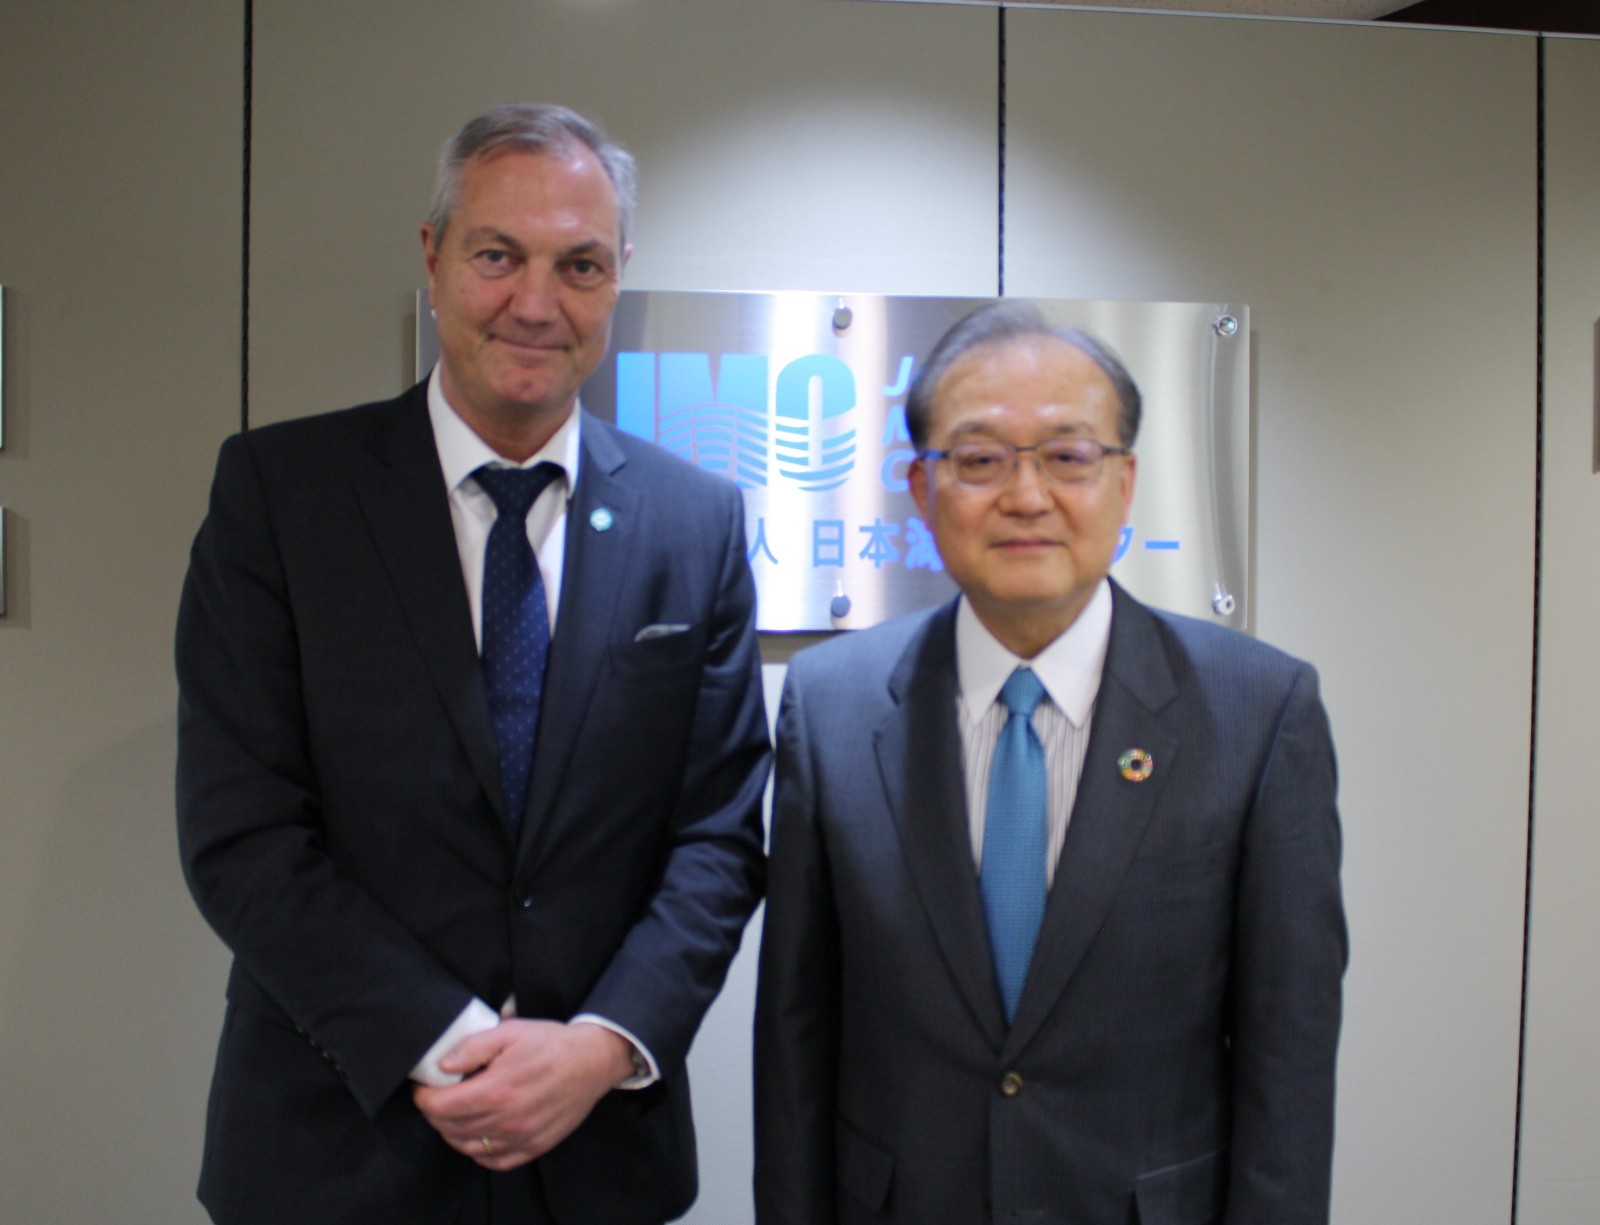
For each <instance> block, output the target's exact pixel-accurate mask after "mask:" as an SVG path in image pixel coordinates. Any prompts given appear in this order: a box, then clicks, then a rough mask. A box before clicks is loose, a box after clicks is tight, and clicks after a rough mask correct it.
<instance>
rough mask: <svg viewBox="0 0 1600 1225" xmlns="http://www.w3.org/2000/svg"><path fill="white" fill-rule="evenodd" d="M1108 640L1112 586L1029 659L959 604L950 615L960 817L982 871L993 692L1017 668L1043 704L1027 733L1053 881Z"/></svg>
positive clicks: (999, 711)
mask: <svg viewBox="0 0 1600 1225" xmlns="http://www.w3.org/2000/svg"><path fill="white" fill-rule="evenodd" d="M1110 641H1111V584H1110V583H1108V582H1107V581H1106V580H1105V579H1101V580H1100V585H1099V586H1098V587H1096V588H1095V591H1094V594H1093V595H1092V596H1090V597H1089V603H1088V604H1086V605H1085V606H1084V609H1083V611H1082V612H1081V613H1079V614H1078V619H1077V620H1076V621H1074V622H1073V623H1072V624H1071V625H1069V626H1068V627H1067V629H1066V630H1065V632H1063V633H1062V634H1061V636H1060V637H1059V638H1057V639H1056V640H1055V641H1054V642H1052V643H1051V644H1050V645H1049V646H1047V647H1045V649H1044V650H1042V651H1040V652H1039V654H1038V655H1036V656H1034V658H1032V659H1021V658H1019V657H1017V656H1016V655H1013V654H1012V653H1011V652H1010V651H1008V650H1007V649H1006V648H1005V647H1003V646H1001V645H1000V643H999V641H998V640H996V638H995V636H994V635H993V634H991V633H990V632H989V631H988V630H987V629H986V628H984V625H983V622H981V621H979V620H978V616H977V614H976V613H974V612H973V611H972V606H971V604H969V603H968V602H967V600H965V599H963V600H962V601H961V604H960V606H959V607H958V608H957V610H956V679H957V682H958V684H959V687H960V693H959V694H958V695H957V698H956V708H957V710H956V713H957V719H958V721H959V724H960V727H961V747H962V755H963V766H964V773H965V775H966V780H967V816H968V823H969V827H970V828H969V832H970V834H971V837H972V861H973V863H974V864H976V865H977V866H978V868H979V870H980V871H981V870H982V868H983V823H984V817H985V814H986V812H987V809H988V806H989V766H990V764H991V763H992V762H993V760H994V746H995V742H996V741H997V740H998V739H999V737H1000V729H1001V728H1002V727H1004V726H1005V722H1006V720H1007V719H1008V718H1009V717H1010V712H1009V711H1007V710H1006V708H1005V705H1004V704H1003V703H1002V702H1000V701H999V697H1000V687H1001V686H1002V685H1004V684H1005V683H1006V678H1007V677H1009V676H1010V675H1011V673H1012V672H1013V671H1014V670H1015V669H1017V668H1019V667H1022V668H1032V669H1033V671H1034V673H1035V675H1037V676H1038V678H1039V682H1040V684H1042V685H1043V686H1044V691H1045V696H1046V698H1047V699H1048V700H1047V701H1043V702H1040V703H1039V705H1038V707H1037V708H1036V709H1035V710H1034V712H1033V730H1034V732H1035V733H1036V734H1037V735H1038V737H1039V742H1040V744H1042V745H1043V746H1044V760H1045V771H1046V773H1047V774H1048V776H1049V786H1050V801H1049V812H1048V816H1047V820H1048V827H1047V835H1048V840H1047V842H1046V849H1045V880H1046V882H1047V883H1054V881H1055V876H1056V861H1057V860H1059V859H1060V858H1061V845H1062V842H1063V841H1064V840H1065V839H1066V836H1067V823H1068V822H1069V821H1071V819H1072V801H1073V797H1074V796H1076V795H1077V792H1078V778H1079V776H1080V775H1081V774H1082V773H1083V756H1084V753H1085V751H1086V750H1087V749H1088V747H1089V721H1090V718H1091V716H1092V715H1093V714H1094V702H1095V698H1096V697H1097V696H1098V695H1099V693H1100V675H1101V673H1102V672H1103V671H1104V669H1105V663H1106V647H1107V645H1108V644H1109V643H1110Z"/></svg>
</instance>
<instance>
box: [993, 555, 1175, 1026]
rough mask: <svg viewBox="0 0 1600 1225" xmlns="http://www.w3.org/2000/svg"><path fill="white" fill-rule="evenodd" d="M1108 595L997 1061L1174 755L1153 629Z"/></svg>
mask: <svg viewBox="0 0 1600 1225" xmlns="http://www.w3.org/2000/svg"><path fill="white" fill-rule="evenodd" d="M1112 593H1113V598H1114V604H1113V612H1112V618H1111V640H1110V643H1109V644H1108V646H1107V650H1106V664H1105V671H1104V674H1103V676H1102V678H1101V681H1100V693H1099V696H1098V697H1097V698H1096V700H1095V708H1094V716H1093V727H1092V728H1091V730H1090V733H1089V745H1088V749H1087V751H1086V753H1085V755H1084V762H1083V775H1082V777H1081V778H1080V779H1079V781H1078V793H1077V796H1076V798H1075V800H1074V802H1073V807H1072V821H1071V824H1070V825H1068V827H1067V836H1066V840H1065V843H1064V844H1063V846H1062V848H1061V859H1060V861H1059V863H1058V864H1057V867H1056V876H1055V881H1054V883H1053V885H1052V886H1051V889H1050V900H1049V902H1048V904H1047V905H1046V907H1045V916H1044V924H1043V926H1042V928H1041V929H1040V932H1039V943H1038V946H1037V948H1036V949H1035V951H1034V958H1033V966H1032V969H1031V970H1030V971H1029V974H1028V981H1027V983H1026V984H1025V985H1024V987H1023V992H1022V998H1021V1000H1020V1001H1019V1002H1018V1006H1017V1015H1016V1019H1015V1021H1014V1022H1013V1024H1012V1027H1011V1032H1010V1035H1009V1036H1008V1038H1007V1041H1006V1050H1005V1057H1006V1058H1010V1057H1012V1056H1013V1055H1015V1054H1016V1053H1017V1052H1019V1051H1021V1050H1022V1049H1023V1048H1024V1047H1025V1046H1026V1045H1027V1043H1028V1042H1029V1040H1030V1039H1031V1038H1032V1037H1033V1035H1034V1034H1035V1033H1036V1032H1037V1031H1038V1029H1039V1026H1040V1025H1041V1024H1042V1023H1043V1022H1044V1020H1045V1018H1046V1017H1047V1015H1048V1014H1049V1012H1050V1010H1051V1009H1052V1008H1053V1007H1054V1006H1055V1003H1056V1001H1057V1000H1058V999H1059V998H1060V996H1061V993H1062V992H1063V991H1064V990H1065V989H1066V986H1067V984H1068V982H1069V981H1070V980H1071V978H1072V975H1073V974H1074V973H1075V972H1076V970H1077V968H1078V965H1079V963H1080V962H1081V961H1082V960H1083V956H1084V954H1085V952H1086V951H1087V950H1088V948H1089V945H1090V943H1091V942H1092V941H1093V940H1094V937H1095V935H1096V933H1097V932H1098V931H1099V929H1100V925H1101V923H1102V922H1103V921H1104V919H1105V916H1106V912H1107V911H1108V910H1109V909H1110V907H1111V904H1112V902H1113V901H1114V900H1115V898H1116V895H1117V891H1118V889H1119V888H1120V887H1121V884H1122V878H1123V876H1124V875H1125V874H1126V873H1127V870H1128V866H1129V864H1130V863H1131V862H1132V860H1133V857H1134V854H1135V852H1136V851H1137V850H1138V847H1139V843H1140V841H1141V839H1143V837H1144V832H1145V829H1146V827H1147V826H1148V825H1149V823H1150V819H1151V817H1152V816H1153V815H1154V814H1155V811H1156V808H1157V806H1158V803H1159V801H1160V799H1161V793H1162V791H1163V790H1164V788H1165V786H1166V780H1167V779H1168V778H1170V777H1171V774H1172V770H1171V767H1172V764H1173V762H1174V761H1175V759H1176V757H1177V754H1178V750H1179V740H1178V737H1177V736H1175V735H1174V734H1173V733H1172V732H1171V731H1169V730H1168V729H1167V728H1165V727H1163V726H1162V724H1161V722H1160V714H1161V711H1162V710H1163V709H1164V708H1165V707H1166V706H1168V705H1169V704H1170V703H1171V702H1172V700H1173V699H1174V698H1175V697H1176V696H1177V692H1178V690H1177V684H1176V682H1175V681H1174V679H1173V676H1172V672H1171V669H1170V667H1169V666H1168V664H1167V659H1166V655H1165V653H1164V651H1163V649H1162V646H1161V640H1160V636H1159V635H1158V634H1157V632H1156V627H1155V621H1154V619H1153V618H1152V617H1151V615H1150V614H1149V612H1148V611H1146V610H1145V609H1144V607H1143V606H1141V605H1140V604H1139V603H1137V602H1136V601H1135V600H1133V599H1131V598H1130V597H1129V596H1128V595H1127V594H1126V593H1125V592H1123V591H1122V589H1121V588H1120V587H1117V586H1116V585H1115V584H1113V585H1112ZM1131 748H1140V749H1144V750H1145V751H1146V752H1147V753H1149V754H1150V755H1151V757H1152V758H1153V759H1154V762H1155V770H1154V772H1153V773H1152V775H1151V776H1150V777H1149V778H1148V779H1146V780H1145V781H1143V782H1131V781H1129V780H1128V779H1126V778H1124V777H1123V776H1122V772H1121V769H1120V767H1119V766H1118V758H1120V757H1121V756H1122V754H1123V753H1124V752H1125V751H1127V750H1128V749H1131Z"/></svg>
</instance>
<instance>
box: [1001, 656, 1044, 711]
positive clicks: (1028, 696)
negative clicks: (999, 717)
mask: <svg viewBox="0 0 1600 1225" xmlns="http://www.w3.org/2000/svg"><path fill="white" fill-rule="evenodd" d="M1000 700H1001V701H1002V702H1004V703H1005V706H1006V709H1007V710H1009V711H1010V712H1011V713H1012V714H1014V715H1022V716H1023V717H1024V718H1031V717H1032V715H1033V712H1034V710H1035V709H1037V708H1038V705H1039V703H1040V702H1042V701H1043V700H1044V685H1043V684H1042V683H1041V682H1040V680H1039V677H1038V674H1037V673H1035V672H1034V670H1033V669H1032V668H1018V669H1017V670H1016V671H1015V672H1013V673H1012V674H1011V675H1010V676H1008V677H1006V683H1005V684H1004V685H1001V686H1000Z"/></svg>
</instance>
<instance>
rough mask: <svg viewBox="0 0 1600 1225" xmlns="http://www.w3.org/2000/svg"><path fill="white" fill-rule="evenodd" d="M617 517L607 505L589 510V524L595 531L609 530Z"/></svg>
mask: <svg viewBox="0 0 1600 1225" xmlns="http://www.w3.org/2000/svg"><path fill="white" fill-rule="evenodd" d="M616 521H617V517H616V516H615V515H613V514H612V513H611V511H610V509H609V508H608V507H605V506H600V507H597V508H595V509H594V510H592V511H590V512H589V526H590V527H592V528H594V530H595V531H597V532H609V531H610V530H611V526H612V524H614V523H616Z"/></svg>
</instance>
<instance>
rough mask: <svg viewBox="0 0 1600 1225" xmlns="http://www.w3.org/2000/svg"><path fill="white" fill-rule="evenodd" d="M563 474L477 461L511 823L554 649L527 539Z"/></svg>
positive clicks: (493, 673) (487, 666)
mask: <svg viewBox="0 0 1600 1225" xmlns="http://www.w3.org/2000/svg"><path fill="white" fill-rule="evenodd" d="M560 474H561V469H560V468H559V467H557V466H556V465H555V464H540V465H538V466H537V467H535V468H492V467H483V468H479V469H478V470H477V471H476V472H474V473H473V474H472V476H473V479H474V480H476V481H477V482H478V486H479V488H481V489H482V490H483V491H484V492H485V493H487V494H488V495H489V496H490V497H491V498H492V499H493V500H494V506H495V511H496V514H495V520H494V526H493V527H491V528H490V529H489V543H488V546H487V547H486V548H485V549H484V553H483V678H484V680H485V681H486V682H487V685H488V689H489V714H490V717H491V718H492V719H493V720H494V738H495V742H496V743H497V744H498V745H499V747H500V781H501V783H502V784H503V785H504V788H505V793H506V805H507V811H508V812H509V815H510V818H511V828H512V829H513V830H517V829H519V828H520V827H521V825H522V814H523V810H524V809H525V808H526V807H527V803H528V777H529V775H530V774H531V773H532V772H533V744H534V738H535V737H536V736H537V734H538V731H539V698H540V695H541V693H542V692H543V690H544V667H545V660H546V659H547V658H548V656H549V654H550V609H549V605H548V604H547V603H546V602H545V595H544V580H543V578H541V577H540V575H539V562H538V559H537V558H535V557H534V555H533V546H532V545H530V544H529V543H528V511H529V509H530V508H531V507H532V506H533V503H534V501H535V499H537V498H538V496H539V495H540V494H541V493H542V492H543V491H544V488H545V486H547V485H548V484H550V482H551V481H552V480H554V479H555V478H556V477H557V476H559V475H560Z"/></svg>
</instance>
